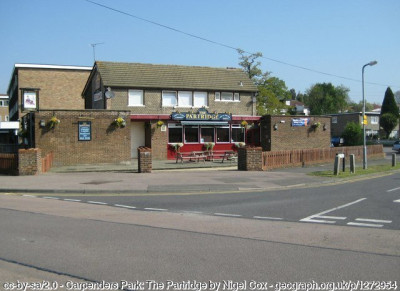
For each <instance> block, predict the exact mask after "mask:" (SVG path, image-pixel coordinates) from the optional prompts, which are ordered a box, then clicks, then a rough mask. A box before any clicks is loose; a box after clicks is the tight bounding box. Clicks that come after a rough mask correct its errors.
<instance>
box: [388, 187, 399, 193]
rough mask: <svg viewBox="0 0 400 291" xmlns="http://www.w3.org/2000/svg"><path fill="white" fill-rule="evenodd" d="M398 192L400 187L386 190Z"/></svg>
mask: <svg viewBox="0 0 400 291" xmlns="http://www.w3.org/2000/svg"><path fill="white" fill-rule="evenodd" d="M397 190H400V187H397V188H393V189H390V190H386V192H393V191H397Z"/></svg>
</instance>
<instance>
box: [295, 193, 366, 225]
mask: <svg viewBox="0 0 400 291" xmlns="http://www.w3.org/2000/svg"><path fill="white" fill-rule="evenodd" d="M365 199H367V198H361V199H358V200H356V201H353V202H350V203H346V204H343V205H340V206H338V207H334V208H331V209H328V210H325V211H322V212H320V213H317V214H313V215H310V216H308V217H305V218H303V219H300V221H305V222H317V223H336V221H327V220H319V219H318V218H324V217H325V218H327V217H329V216H324V214H327V213H329V212H333V211H335V210H339V209H342V208H345V207H348V206H350V205H353V204H356V203H359V202H361V201H363V200H365ZM332 217H334V216H331V218H332ZM314 218H317V219H314ZM336 219H341V220H343V219H346V217H339V218H336Z"/></svg>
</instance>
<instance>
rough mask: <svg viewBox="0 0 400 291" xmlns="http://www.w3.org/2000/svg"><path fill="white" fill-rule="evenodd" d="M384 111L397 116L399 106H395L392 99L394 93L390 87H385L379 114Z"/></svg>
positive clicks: (394, 101) (382, 113)
mask: <svg viewBox="0 0 400 291" xmlns="http://www.w3.org/2000/svg"><path fill="white" fill-rule="evenodd" d="M386 113H391V114H393V115H394V116H395V117H396V118H399V107H397V104H396V100H395V99H394V94H393V92H392V89H390V87H388V88H387V89H386V92H385V97H384V98H383V102H382V109H381V116H383V115H384V114H386Z"/></svg>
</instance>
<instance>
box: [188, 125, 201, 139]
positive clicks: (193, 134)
mask: <svg viewBox="0 0 400 291" xmlns="http://www.w3.org/2000/svg"><path fill="white" fill-rule="evenodd" d="M198 142H199V127H198V126H185V143H198Z"/></svg>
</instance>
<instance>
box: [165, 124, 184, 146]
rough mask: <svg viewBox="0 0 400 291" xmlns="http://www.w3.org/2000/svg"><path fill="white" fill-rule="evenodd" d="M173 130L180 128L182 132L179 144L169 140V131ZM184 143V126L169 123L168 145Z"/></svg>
mask: <svg viewBox="0 0 400 291" xmlns="http://www.w3.org/2000/svg"><path fill="white" fill-rule="evenodd" d="M171 128H174V129H175V128H179V129H180V130H181V141H179V142H171V141H170V140H169V131H170V129H171ZM183 141H184V132H183V126H182V125H181V124H177V123H168V144H174V143H183Z"/></svg>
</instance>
